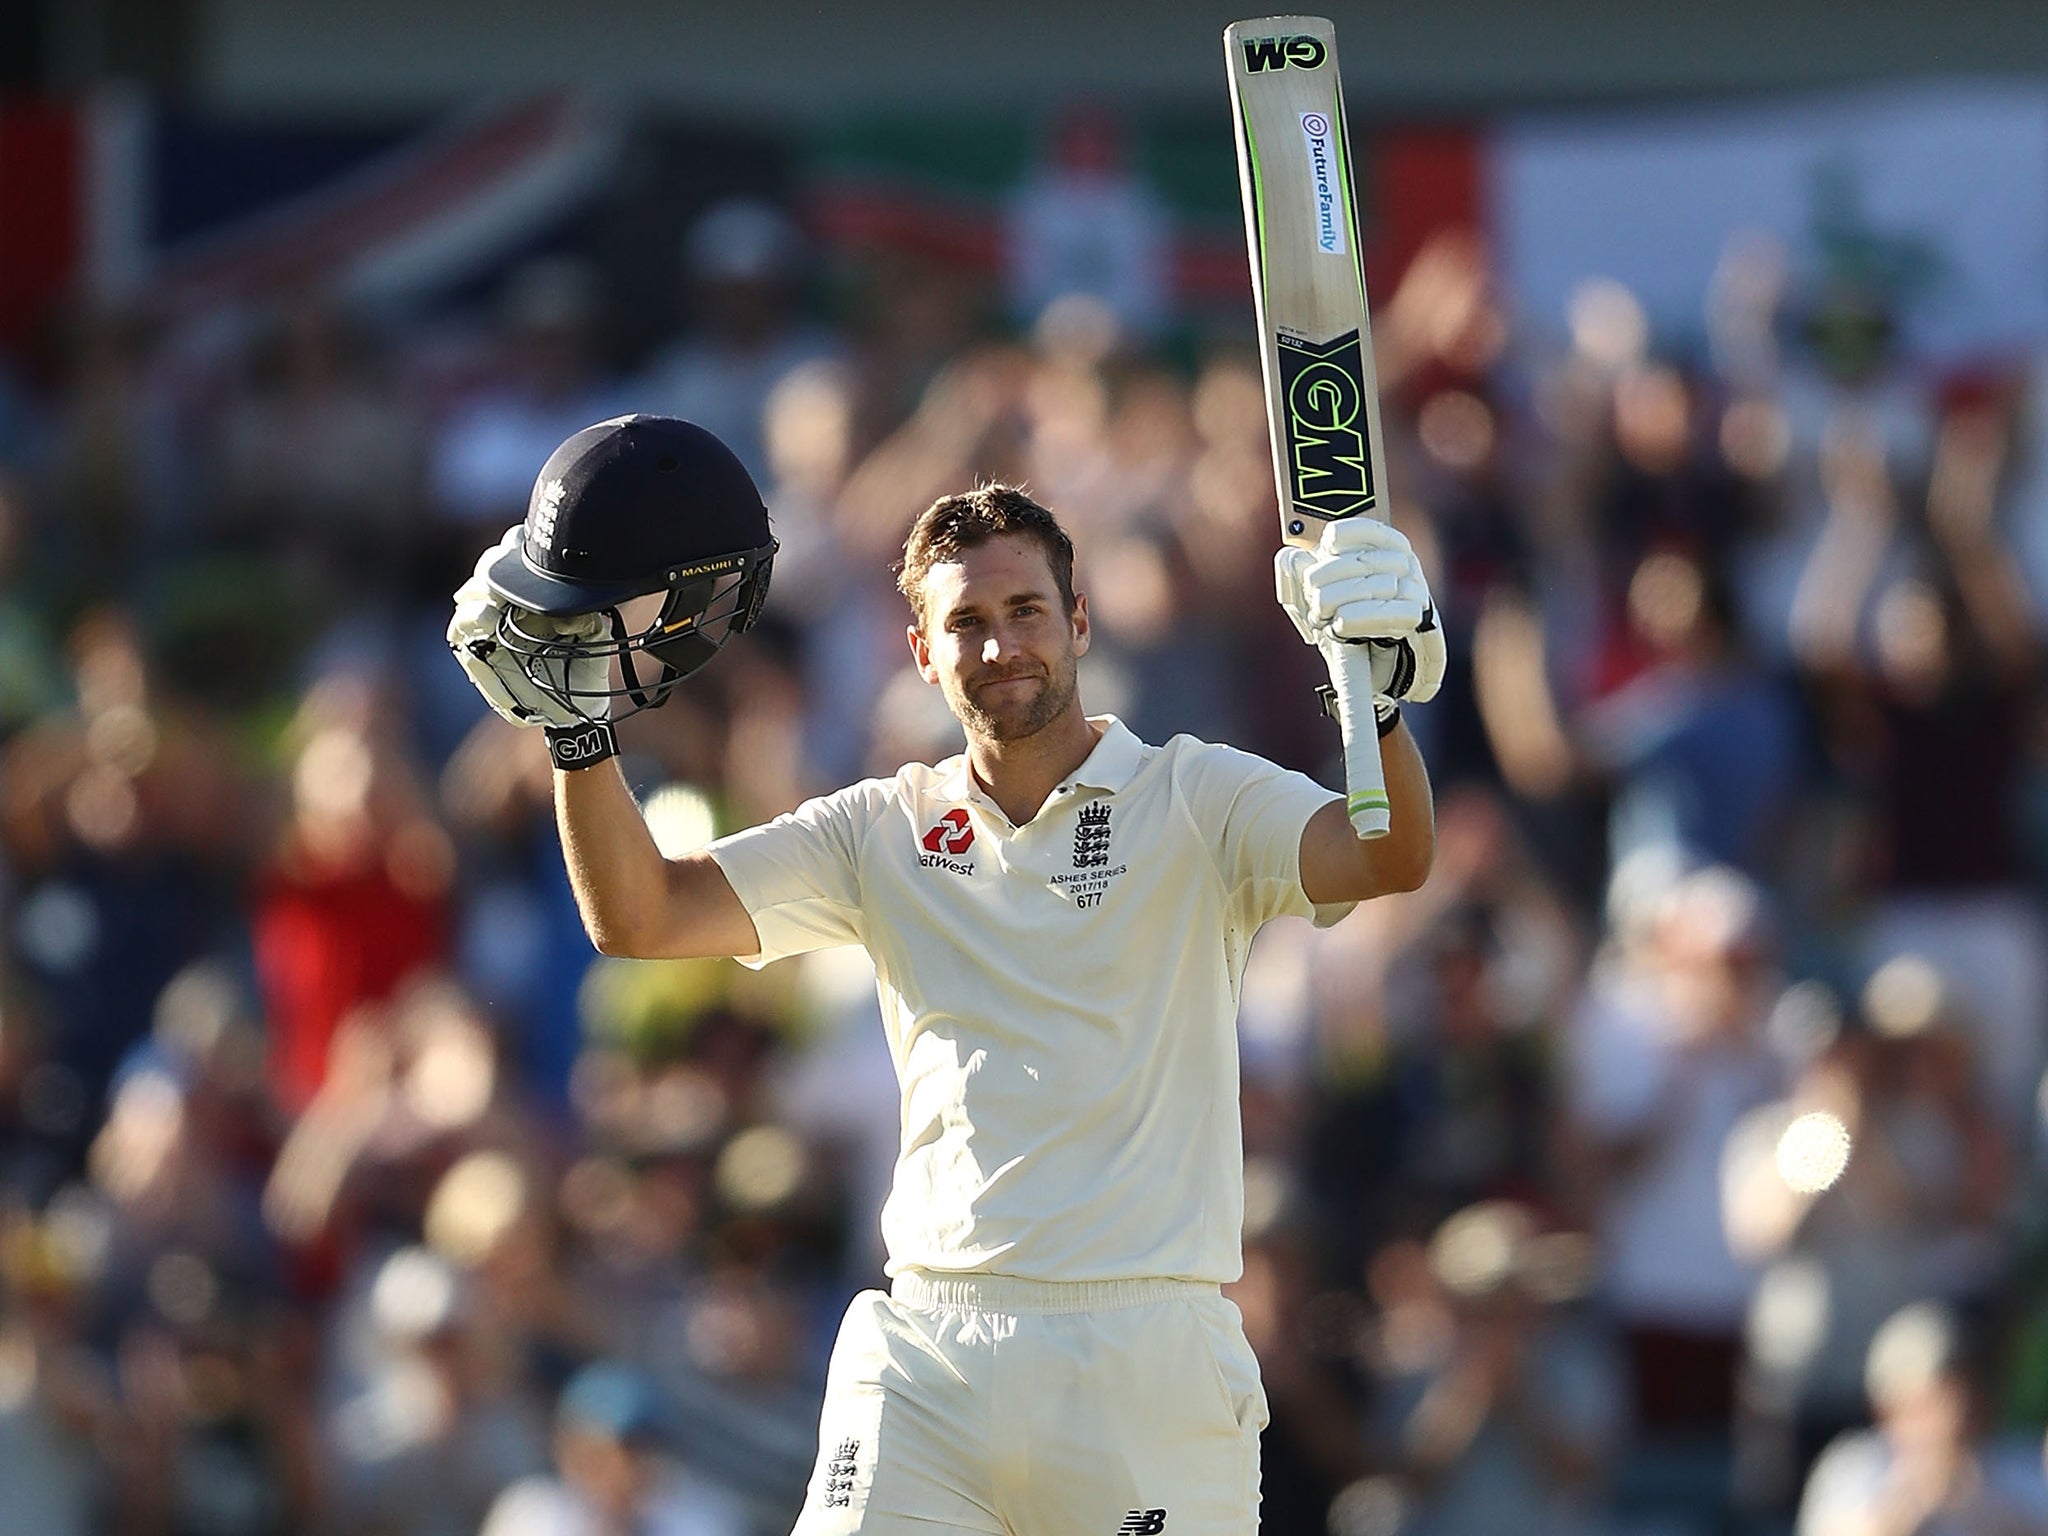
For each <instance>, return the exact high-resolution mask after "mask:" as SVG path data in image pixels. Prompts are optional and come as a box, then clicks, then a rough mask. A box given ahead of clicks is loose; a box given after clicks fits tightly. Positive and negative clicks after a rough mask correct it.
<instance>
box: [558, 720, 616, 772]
mask: <svg viewBox="0 0 2048 1536" xmlns="http://www.w3.org/2000/svg"><path fill="white" fill-rule="evenodd" d="M546 735H547V738H548V757H549V759H550V760H551V761H552V762H553V763H554V765H555V766H556V767H557V768H559V769H561V770H562V772H564V773H568V772H571V771H573V770H575V769H578V768H594V767H596V766H597V765H598V764H599V763H601V762H604V761H605V760H606V759H607V758H613V757H617V756H618V755H619V738H618V733H617V732H615V731H614V730H613V729H612V723H611V721H609V720H591V721H587V722H585V723H584V724H582V725H551V726H549V727H548V728H547V732H546Z"/></svg>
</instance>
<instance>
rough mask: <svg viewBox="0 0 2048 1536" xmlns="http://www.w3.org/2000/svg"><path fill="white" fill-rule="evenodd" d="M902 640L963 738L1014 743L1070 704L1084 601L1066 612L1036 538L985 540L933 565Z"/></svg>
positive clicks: (1082, 639) (1084, 628) (1084, 630)
mask: <svg viewBox="0 0 2048 1536" xmlns="http://www.w3.org/2000/svg"><path fill="white" fill-rule="evenodd" d="M910 645H911V650H912V653H913V654H914V655H915V656H916V657H917V664H918V670H919V671H920V672H922V673H923V674H924V679H925V681H926V682H928V683H934V684H936V685H937V686H938V688H939V689H940V691H941V692H942V693H944V694H945V696H946V703H947V704H948V705H949V706H950V707H951V708H952V711H953V713H954V714H955V715H956V716H957V717H958V718H959V720H960V723H961V724H962V725H963V726H964V727H966V729H967V731H968V733H969V734H970V735H973V736H978V737H981V738H983V739H986V740H990V741H1021V740H1023V739H1025V738H1026V737H1029V736H1034V735H1036V734H1037V733H1038V732H1040V731H1042V730H1044V729H1045V728H1046V727H1047V726H1048V725H1050V724H1051V723H1052V722H1053V721H1055V720H1057V719H1059V718H1060V717H1061V716H1062V715H1063V714H1065V713H1066V712H1067V711H1068V710H1069V709H1071V708H1073V707H1074V706H1075V703H1076V699H1077V697H1078V671H1079V668H1078V663H1079V661H1080V658H1081V657H1082V656H1084V655H1085V654H1087V650H1088V604H1087V599H1085V598H1081V597H1077V598H1076V599H1075V606H1074V612H1073V613H1072V614H1071V615H1070V614H1068V613H1067V612H1066V610H1065V606H1064V604H1063V603H1062V601H1061V599H1060V592H1059V584H1058V582H1057V581H1056V580H1055V579H1054V577H1053V573H1052V566H1051V565H1050V563H1049V562H1048V561H1047V559H1046V556H1045V552H1044V550H1043V549H1041V548H1040V546H1039V545H1038V544H1037V543H1036V542H1035V541H1033V540H1031V539H1028V538H1023V537H1018V536H1014V535H1010V536H1002V537H998V538H993V539H989V540H987V541H986V542H985V543H982V544H977V545H975V546H973V547H972V548H969V549H965V550H962V551H961V552H960V554H959V556H958V557H957V558H955V559H953V560H949V561H946V562H944V563H942V564H939V565H934V566H933V567H932V568H931V571H930V572H929V574H928V575H927V576H926V578H925V584H924V623H923V625H922V626H913V627H912V629H911V630H910Z"/></svg>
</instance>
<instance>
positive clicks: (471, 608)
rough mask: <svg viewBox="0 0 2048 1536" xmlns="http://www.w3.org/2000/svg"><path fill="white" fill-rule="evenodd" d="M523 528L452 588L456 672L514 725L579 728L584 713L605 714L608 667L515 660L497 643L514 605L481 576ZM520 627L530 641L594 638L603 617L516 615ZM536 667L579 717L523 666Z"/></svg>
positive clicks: (597, 662) (592, 660) (583, 660)
mask: <svg viewBox="0 0 2048 1536" xmlns="http://www.w3.org/2000/svg"><path fill="white" fill-rule="evenodd" d="M521 536H522V529H521V527H520V525H519V524H517V523H515V524H514V525H513V526H512V529H511V531H510V532H508V533H507V534H506V535H505V537H504V538H502V539H500V540H499V541H498V542H497V543H496V544H495V545H493V546H492V547H491V548H489V549H487V550H485V551H484V553H483V558H482V559H480V560H478V561H477V563H476V570H475V572H474V573H473V574H472V575H471V576H470V578H469V580H467V581H465V582H464V583H463V584H462V585H461V586H460V587H458V588H456V590H455V617H454V618H453V619H451V620H450V621H449V623H448V648H449V649H450V650H452V651H453V652H454V653H455V659H456V660H457V661H459V662H461V663H462V670H463V671H464V672H466V673H468V674H469V680H470V681H471V682H472V683H474V684H475V685H476V691H477V692H478V693H480V694H482V695H483V696H484V702H485V703H486V704H488V705H490V706H491V708H492V709H494V710H496V711H497V712H498V713H499V714H500V715H502V716H503V717H504V718H505V719H507V720H509V721H511V722H512V723H513V724H514V725H571V726H573V725H582V724H584V723H586V720H587V719H588V716H589V715H591V714H596V715H609V714H610V713H611V700H610V699H608V698H605V697H602V695H603V693H604V691H605V689H606V687H607V686H609V684H610V681H611V666H610V663H609V662H607V661H605V660H603V659H602V658H596V657H580V658H577V659H575V660H564V661H555V660H548V659H545V658H543V659H540V660H537V661H536V660H533V659H532V658H521V657H519V656H516V655H514V654H513V653H512V652H511V651H508V650H507V649H506V648H505V647H504V646H503V645H502V644H500V643H499V640H498V625H499V622H500V620H502V619H503V617H504V615H505V614H506V613H507V612H508V611H510V610H511V609H512V606H513V605H512V604H510V603H508V602H506V601H505V599H504V598H502V597H500V596H498V594H497V593H495V592H493V591H492V590H491V587H490V583H489V582H487V581H486V580H485V579H484V573H485V572H486V571H487V570H489V569H490V567H491V563H492V562H493V561H495V560H496V559H497V558H498V557H499V556H500V555H502V554H503V553H504V552H505V551H506V550H507V549H508V548H511V547H513V546H515V545H517V544H518V542H519V540H520V538H521ZM519 624H520V628H521V629H523V630H525V631H526V632H527V633H528V634H531V635H536V636H558V637H559V638H561V639H564V640H595V639H597V638H598V637H600V636H601V635H603V634H604V633H605V632H606V627H607V626H606V619H605V616H604V615H603V614H601V613H583V614H577V615H576V616H575V617H573V618H551V617H549V616H548V615H546V614H540V613H531V612H524V611H522V614H521V618H520V621H519ZM528 666H532V667H534V668H535V669H536V670H538V671H540V672H541V674H542V676H544V677H545V678H546V679H547V680H548V682H549V683H550V684H551V685H553V686H555V687H557V688H559V689H561V690H562V691H563V692H565V693H568V694H570V695H571V696H574V697H580V698H583V699H585V700H587V701H588V702H587V703H586V704H585V706H584V708H585V710H586V712H587V713H586V714H577V713H575V712H574V711H572V710H570V709H569V708H568V707H567V706H566V705H564V704H563V703H562V702H561V701H560V700H558V699H555V698H551V697H550V696H549V695H548V694H547V692H546V691H544V690H543V689H541V688H540V687H538V686H536V684H535V682H534V680H533V678H531V677H530V676H528V675H527V671H526V668H527V667H528Z"/></svg>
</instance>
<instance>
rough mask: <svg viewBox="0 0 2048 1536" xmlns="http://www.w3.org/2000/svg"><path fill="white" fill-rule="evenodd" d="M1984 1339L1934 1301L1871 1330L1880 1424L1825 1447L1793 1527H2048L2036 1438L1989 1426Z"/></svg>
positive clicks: (1870, 1379)
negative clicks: (2020, 1438)
mask: <svg viewBox="0 0 2048 1536" xmlns="http://www.w3.org/2000/svg"><path fill="white" fill-rule="evenodd" d="M1979 1347H1980V1346H1979V1344H1978V1343H1977V1342H1976V1341H1973V1340H1972V1339H1970V1338H1969V1337H1968V1336H1967V1334H1966V1331H1965V1325H1964V1323H1963V1322H1962V1320H1961V1319H1960V1318H1959V1317H1958V1316H1957V1315H1956V1314H1955V1313H1954V1312H1951V1311H1949V1310H1948V1309H1946V1308H1943V1307H1940V1306H1937V1305H1935V1304H1933V1303H1930V1302H1917V1303H1915V1304H1914V1305H1912V1306H1909V1307H1906V1308H1904V1309H1903V1310H1901V1311H1899V1312H1897V1313H1895V1314H1893V1316H1892V1317H1891V1318H1890V1320H1889V1321H1887V1322H1886V1323H1885V1325H1884V1326H1883V1327H1882V1328H1881V1329H1879V1330H1878V1334H1877V1337H1876V1338H1875V1339H1873V1340H1872V1341H1871V1345H1870V1356H1869V1365H1868V1369H1867V1371H1866V1373H1865V1385H1866V1388H1867V1390H1868V1391H1869V1394H1870V1403H1871V1407H1872V1409H1873V1410H1874V1411H1875V1413H1876V1415H1877V1424H1876V1427H1875V1428H1873V1429H1868V1430H1860V1431H1856V1432H1854V1433H1850V1434H1845V1435H1843V1436H1842V1437H1841V1438H1840V1439H1838V1440H1836V1441H1835V1442H1834V1443H1833V1444H1832V1445H1830V1446H1829V1447H1828V1448H1827V1450H1826V1451H1825V1452H1824V1453H1823V1454H1822V1456H1821V1458H1820V1460H1819V1462H1818V1463H1816V1465H1815V1466H1814V1469H1813V1475H1812V1476H1811V1477H1810V1478H1808V1479H1807V1483H1806V1492H1805V1495H1804V1496H1803V1497H1802V1498H1801V1500H1800V1504H1799V1523H1798V1526H1797V1532H1798V1536H1870V1533H1877V1536H1889V1533H1893V1532H1897V1533H1901V1536H1906V1533H1924V1536H1935V1533H1949V1532H1955V1533H1964V1532H1967V1533H1971V1536H2031V1533H2038V1532H2041V1531H2044V1530H2048V1482H2044V1480H2043V1477H2042V1470H2041V1453H2040V1447H2039V1445H2038V1443H2035V1444H2025V1443H2014V1442H2013V1441H2011V1440H2006V1439H2001V1438H2000V1437H1998V1436H1997V1435H1995V1434H1994V1433H1992V1431H1991V1427H1990V1425H1989V1423H1988V1421H1987V1419H1986V1416H1985V1411H1984V1409H1985V1398H1984V1378H1983V1367H1982V1362H1981V1361H1980V1360H1979V1359H1978V1358H1976V1357H1975V1355H1974V1353H1973V1352H1974V1351H1975V1350H1976V1349H1978V1348H1979ZM2036 1440H2037V1441H2038V1437H2036Z"/></svg>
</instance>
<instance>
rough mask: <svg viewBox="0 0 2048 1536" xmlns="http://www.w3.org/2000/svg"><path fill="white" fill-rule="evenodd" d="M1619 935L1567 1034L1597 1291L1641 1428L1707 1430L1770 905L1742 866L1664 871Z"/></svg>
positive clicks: (1736, 1317)
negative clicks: (1730, 1190)
mask: <svg viewBox="0 0 2048 1536" xmlns="http://www.w3.org/2000/svg"><path fill="white" fill-rule="evenodd" d="M1632 921H1634V922H1642V921H1643V920H1642V919H1633V920H1632ZM1626 942H1627V948H1626V950H1625V951H1624V953H1623V954H1622V955H1621V956H1619V957H1618V967H1617V973H1616V974H1613V975H1610V976H1609V977H1607V978H1605V979H1604V980H1603V983H1602V985H1601V986H1600V987H1599V988H1598V990H1596V991H1595V992H1594V993H1593V994H1591V995H1589V997H1588V998H1587V1000H1586V1004H1585V1006H1584V1008H1583V1011H1582V1012H1581V1015H1580V1017H1579V1018H1578V1019H1577V1020H1576V1021H1575V1023H1574V1025H1573V1027H1572V1030H1571V1033H1570V1035H1569V1036H1568V1050H1569V1058H1568V1059H1569V1071H1570V1086H1569V1094H1570V1099H1569V1102H1570V1106H1571V1111H1572V1114H1573V1116H1574V1118H1575V1120H1576V1122H1577V1127H1578V1133H1579V1134H1580V1135H1581V1136H1583V1137H1584V1138H1585V1141H1586V1144H1587V1145H1588V1147H1589V1149H1590V1151H1591V1155H1592V1160H1593V1161H1592V1172H1593V1176H1594V1181H1595V1182H1594V1192H1595V1194H1594V1197H1595V1200H1596V1202H1597V1213H1596V1218H1595V1219H1596V1223H1597V1227H1596V1230H1597V1232H1598V1235H1599V1238H1600V1242H1601V1247H1602V1249H1603V1254H1604V1261H1605V1275H1604V1277H1603V1285H1604V1291H1605V1297H1606V1301H1607V1303H1608V1305H1609V1306H1610V1307H1611V1308H1612V1310H1613V1316H1614V1320H1615V1322H1616V1324H1617V1326H1618V1327H1619V1328H1620V1330H1621V1335H1622V1340H1623V1343H1624V1344H1625V1346H1626V1348H1627V1351H1628V1357H1629V1364H1630V1373H1631V1378H1632V1388H1633V1406H1634V1415H1635V1423H1636V1426H1637V1428H1638V1429H1639V1431H1640V1432H1641V1433H1643V1434H1644V1435H1645V1436H1647V1437H1650V1438H1651V1439H1664V1440H1673V1439H1677V1440H1692V1441H1703V1442H1705V1443H1707V1444H1714V1445H1719V1444H1724V1443H1725V1440H1726V1437H1727V1435H1728V1434H1729V1432H1730V1429H1731V1424H1732V1413H1733V1410H1734V1406H1735V1380H1736V1372H1737V1367H1738V1365H1739V1363H1740V1359H1741V1352H1742V1325H1743V1318H1744V1316H1745V1314H1746V1312H1747V1310H1748V1307H1749V1302H1750V1296H1751V1293H1752V1291H1753V1290H1754V1288H1755V1284H1756V1275H1755V1272H1754V1270H1753V1269H1752V1268H1751V1267H1750V1266H1749V1265H1748V1264H1746V1263H1745V1262H1744V1261H1743V1260H1742V1259H1741V1258H1740V1257H1738V1256H1737V1255H1736V1254H1735V1253H1734V1252H1733V1251H1732V1250H1731V1248H1730V1245H1729V1241H1728V1238H1727V1235H1726V1233H1725V1232H1724V1230H1723V1228H1722V1224H1721V1221H1720V1215H1719V1211H1720V1200H1719V1193H1720V1177H1721V1173H1720V1170H1721V1157H1722V1148H1723V1146H1724V1145H1725V1143H1726V1141H1727V1139H1728V1135H1729V1132H1730V1131H1731V1130H1733V1128H1734V1127H1735V1125H1736V1123H1737V1122H1738V1121H1739V1120H1740V1119H1741V1117H1742V1116H1743V1115H1744V1114H1746V1113H1747V1112H1748V1111H1750V1110H1752V1109H1754V1108H1756V1107H1757V1106H1758V1105H1759V1104H1761V1103H1763V1102H1765V1101H1766V1100H1768V1099H1769V1098H1770V1097H1771V1096H1772V1095H1773V1094H1774V1093H1775V1092H1776V1091H1777V1089H1778V1087H1779V1083H1780V1066H1779V1063H1778V1061H1777V1059H1776V1058H1775V1057H1774V1056H1773V1055H1772V1053H1771V1051H1770V1049H1769V1047H1768V1046H1767V1045H1766V1044H1765V1041H1764V1037H1763V1031H1762V1026H1763V1022H1764V1015H1765V1012H1766V1010H1767V1009H1768V1008H1769V1006H1770V1004H1771V1003H1772V1001H1773V1000H1774V998H1775V988H1776V984H1777V976H1776V970H1775V962H1774V956H1773V952H1772V943H1771V936H1770V918H1769V913H1768V910H1767V908H1766V904H1765V898H1764V895H1763V893H1762V892H1761V891H1760V890H1759V889H1758V888H1757V887H1756V886H1755V885H1754V884H1753V883H1751V882H1750V881H1749V880H1748V879H1746V878H1745V877H1744V876H1742V875H1740V874H1738V873H1736V872H1735V871H1733V870H1730V869H1725V868H1712V869H1706V870H1701V871H1699V872H1697V873H1694V874H1691V875H1687V876H1685V877H1684V878H1683V879H1681V880H1679V881H1678V882H1677V883H1676V884H1675V885H1673V886H1672V887H1671V888H1670V889H1669V891H1668V893H1667V894H1665V895H1664V896H1663V897H1662V898H1661V899H1658V900H1656V912H1655V915H1654V917H1653V918H1650V919H1648V920H1647V924H1646V927H1645V929H1644V930H1643V931H1642V932H1641V936H1640V937H1634V936H1632V937H1631V938H1629V939H1628V940H1627V941H1626Z"/></svg>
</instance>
